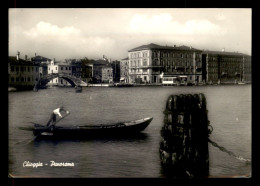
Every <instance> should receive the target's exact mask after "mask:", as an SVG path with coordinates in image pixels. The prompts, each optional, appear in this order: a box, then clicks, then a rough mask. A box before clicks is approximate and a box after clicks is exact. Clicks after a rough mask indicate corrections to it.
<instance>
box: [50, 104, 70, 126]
mask: <svg viewBox="0 0 260 186" xmlns="http://www.w3.org/2000/svg"><path fill="white" fill-rule="evenodd" d="M61 111H65V112H66V113H67V114H68V113H69V111H66V110H65V109H64V108H63V106H60V107H58V108H56V109H54V110H53V112H52V114H51V118H50V119H49V121H48V123H47V125H46V126H47V127H49V126H50V125H51V126H52V125H53V126H54V125H55V124H56V115H58V116H59V117H60V118H62V117H63V116H62V115H61V113H60V112H61Z"/></svg>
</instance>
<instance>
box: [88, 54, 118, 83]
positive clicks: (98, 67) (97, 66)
mask: <svg viewBox="0 0 260 186" xmlns="http://www.w3.org/2000/svg"><path fill="white" fill-rule="evenodd" d="M92 66H93V68H92V70H93V71H92V74H93V76H92V82H93V83H102V82H103V81H107V82H108V81H109V79H110V78H109V74H110V73H111V72H112V71H110V72H109V71H108V70H109V69H110V68H111V69H112V67H111V64H110V63H109V62H108V60H107V59H100V60H94V61H92ZM106 67H109V68H106ZM103 68H104V70H102V69H103ZM111 69H110V70H111ZM112 73H113V72H112ZM103 76H105V77H103ZM112 79H113V78H112Z"/></svg>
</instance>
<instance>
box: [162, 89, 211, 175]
mask: <svg viewBox="0 0 260 186" xmlns="http://www.w3.org/2000/svg"><path fill="white" fill-rule="evenodd" d="M206 105H207V103H206V98H205V96H204V94H194V95H192V94H180V95H171V96H170V97H169V98H168V100H167V103H166V110H165V111H164V125H163V127H162V128H161V136H162V140H161V142H160V149H159V153H160V160H161V165H162V173H163V174H164V175H165V176H166V177H207V176H208V173H209V153H208V137H209V136H208V135H209V130H208V125H209V121H208V114H207V108H206Z"/></svg>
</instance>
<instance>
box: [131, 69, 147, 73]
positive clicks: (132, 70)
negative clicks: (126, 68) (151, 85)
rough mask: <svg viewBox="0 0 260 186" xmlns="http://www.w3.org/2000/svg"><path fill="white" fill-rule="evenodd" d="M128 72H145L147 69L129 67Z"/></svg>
mask: <svg viewBox="0 0 260 186" xmlns="http://www.w3.org/2000/svg"><path fill="white" fill-rule="evenodd" d="M130 72H132V73H139V72H142V73H147V72H148V70H147V69H131V70H130Z"/></svg>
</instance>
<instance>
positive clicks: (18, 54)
mask: <svg viewBox="0 0 260 186" xmlns="http://www.w3.org/2000/svg"><path fill="white" fill-rule="evenodd" d="M16 59H17V60H19V59H20V52H19V51H18V52H17V54H16Z"/></svg>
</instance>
